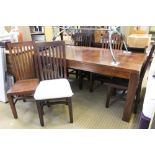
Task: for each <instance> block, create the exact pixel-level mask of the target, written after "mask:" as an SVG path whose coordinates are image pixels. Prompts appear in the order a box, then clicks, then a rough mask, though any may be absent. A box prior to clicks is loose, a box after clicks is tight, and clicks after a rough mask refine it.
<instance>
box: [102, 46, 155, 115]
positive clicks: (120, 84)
mask: <svg viewBox="0 0 155 155" xmlns="http://www.w3.org/2000/svg"><path fill="white" fill-rule="evenodd" d="M154 50H155V44H154V45H153V46H152V48H151V50H150V52H149V55H148V56H147V60H146V61H145V63H144V64H143V66H142V69H141V72H140V78H139V82H138V86H137V90H136V95H135V104H134V113H137V108H138V104H139V102H140V93H141V87H142V82H143V78H144V75H145V73H146V70H147V68H148V65H149V63H150V61H151V58H152V55H153V53H154ZM128 83H129V81H128V80H127V79H122V78H112V79H111V80H110V81H109V82H106V83H104V84H105V85H107V86H108V92H107V99H106V108H108V107H109V104H110V98H111V95H112V93H113V89H114V88H117V89H121V90H124V92H125V91H126V90H127V89H128Z"/></svg>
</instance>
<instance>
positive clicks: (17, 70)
mask: <svg viewBox="0 0 155 155" xmlns="http://www.w3.org/2000/svg"><path fill="white" fill-rule="evenodd" d="M7 46H8V49H9V56H10V60H11V62H10V63H11V67H12V72H13V76H14V78H15V80H16V81H17V80H24V79H31V78H35V77H36V72H35V67H34V66H35V63H34V42H32V41H27V42H17V43H8V44H7Z"/></svg>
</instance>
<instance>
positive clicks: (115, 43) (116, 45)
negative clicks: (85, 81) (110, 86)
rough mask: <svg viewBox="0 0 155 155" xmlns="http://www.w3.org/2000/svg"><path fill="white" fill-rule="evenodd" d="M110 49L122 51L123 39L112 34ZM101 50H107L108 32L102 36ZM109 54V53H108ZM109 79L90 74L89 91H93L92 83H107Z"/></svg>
mask: <svg viewBox="0 0 155 155" xmlns="http://www.w3.org/2000/svg"><path fill="white" fill-rule="evenodd" d="M111 44H112V49H115V50H116V49H117V50H122V48H123V38H122V37H121V36H120V35H118V34H113V35H112V37H111ZM102 48H105V49H109V34H108V32H107V33H105V34H103V36H102ZM109 52H110V51H109ZM110 79H111V77H108V76H104V75H100V74H94V73H93V74H91V76H90V88H89V91H90V92H93V91H94V82H95V81H100V82H101V83H104V82H107V81H109V80H110Z"/></svg>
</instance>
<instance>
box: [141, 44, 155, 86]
mask: <svg viewBox="0 0 155 155" xmlns="http://www.w3.org/2000/svg"><path fill="white" fill-rule="evenodd" d="M154 50H155V44H153V45H152V48H151V50H150V53H149V55H148V57H147V59H146V61H145V63H144V64H143V66H142V70H141V73H140V84H141V83H142V81H143V78H144V75H145V73H146V70H147V67H148V65H149V63H150V61H151V58H152V55H153V53H154Z"/></svg>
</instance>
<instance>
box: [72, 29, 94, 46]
mask: <svg viewBox="0 0 155 155" xmlns="http://www.w3.org/2000/svg"><path fill="white" fill-rule="evenodd" d="M91 43H92V33H89V32H79V33H75V34H74V45H75V46H87V47H91Z"/></svg>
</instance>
